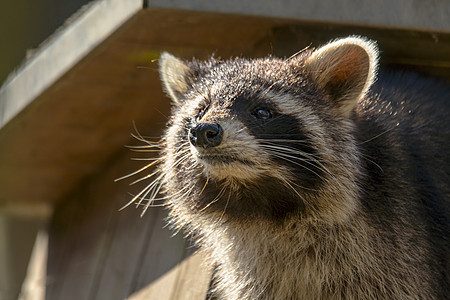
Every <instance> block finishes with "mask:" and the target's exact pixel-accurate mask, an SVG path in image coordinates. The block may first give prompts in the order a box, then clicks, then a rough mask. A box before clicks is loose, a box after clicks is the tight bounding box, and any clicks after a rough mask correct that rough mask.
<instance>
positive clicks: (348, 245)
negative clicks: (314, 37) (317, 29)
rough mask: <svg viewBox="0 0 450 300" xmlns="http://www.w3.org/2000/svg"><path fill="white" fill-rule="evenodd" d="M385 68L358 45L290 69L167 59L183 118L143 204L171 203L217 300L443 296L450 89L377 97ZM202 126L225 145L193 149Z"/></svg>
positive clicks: (331, 49)
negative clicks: (208, 269)
mask: <svg viewBox="0 0 450 300" xmlns="http://www.w3.org/2000/svg"><path fill="white" fill-rule="evenodd" d="M377 55H378V51H377V49H376V47H375V45H374V43H373V42H370V41H367V40H365V39H362V38H358V37H350V38H347V39H342V40H337V41H334V42H332V43H330V44H328V45H326V46H324V47H322V48H319V49H318V50H315V51H310V50H306V51H303V52H302V53H300V54H298V55H296V56H294V57H291V58H289V59H285V60H282V59H276V58H271V57H268V58H264V59H256V60H246V59H234V60H229V61H218V60H215V59H211V60H210V61H207V62H198V61H191V62H181V61H180V60H178V59H176V58H175V57H173V56H169V55H167V54H165V55H164V56H163V57H162V58H161V62H160V64H161V77H162V80H163V85H164V86H165V88H166V90H167V91H168V94H169V96H171V97H172V99H173V100H174V102H175V103H176V106H174V110H173V115H172V117H171V119H170V122H169V125H168V129H167V131H166V134H165V137H164V139H163V141H162V143H161V146H162V147H163V150H162V154H161V158H160V162H161V164H160V167H159V171H160V175H159V177H158V178H157V179H156V181H155V182H154V183H153V184H151V185H149V186H148V187H147V188H146V189H145V190H144V191H143V193H142V194H141V197H143V198H145V197H146V195H150V198H154V197H155V195H156V192H157V191H159V189H160V188H162V189H163V190H164V192H165V195H166V199H167V200H166V204H167V205H168V207H169V208H170V216H171V223H172V225H173V226H174V227H175V228H184V229H185V230H186V231H187V232H188V233H189V234H192V235H193V236H194V237H195V238H196V240H197V241H198V243H199V245H200V246H201V247H202V249H203V250H204V251H205V252H206V253H208V255H209V261H210V263H211V264H213V265H215V266H216V267H217V269H216V280H215V286H214V293H215V294H216V296H217V297H219V298H223V299H443V298H445V297H448V295H449V294H448V289H449V277H448V270H449V258H448V253H449V252H448V251H449V244H448V229H449V209H448V199H449V185H448V183H449V177H448V176H449V173H450V171H449V159H448V158H449V157H448V153H449V152H450V149H449V140H450V133H449V132H450V131H449V124H448V120H446V118H448V116H449V115H450V111H449V104H448V101H450V99H449V97H450V92H449V89H448V88H447V87H446V86H445V85H442V84H437V83H434V82H430V81H429V80H427V79H423V78H421V77H417V76H415V75H398V74H394V75H392V76H390V77H388V78H387V80H379V82H377V83H376V84H375V85H374V86H372V84H373V82H374V80H375V77H376V70H377V59H378V57H377ZM173 66H176V67H173ZM178 70H181V71H180V73H177V71H178ZM177 74H178V75H177ZM173 78H176V80H173ZM412 81H414V83H412ZM402 85H403V86H404V87H402ZM371 86H372V90H371V91H370V90H369V89H370V88H371ZM414 87H416V88H414ZM419 87H420V89H419ZM173 91H176V92H173ZM427 91H428V92H427ZM261 109H262V110H263V111H262V113H261V114H262V116H263V117H264V118H266V116H269V117H270V119H268V120H264V118H260V117H258V113H259V112H260V110H261ZM268 113H269V114H268ZM202 122H203V123H205V122H209V123H214V124H219V125H220V126H221V128H223V139H222V142H221V144H220V145H218V146H215V147H212V148H208V149H203V148H200V147H196V146H194V145H192V144H190V143H189V139H188V135H189V132H190V128H193V127H194V126H196V124H198V123H202ZM411 143H413V144H414V145H412V144H411ZM155 191H156V192H155ZM138 198H139V197H138Z"/></svg>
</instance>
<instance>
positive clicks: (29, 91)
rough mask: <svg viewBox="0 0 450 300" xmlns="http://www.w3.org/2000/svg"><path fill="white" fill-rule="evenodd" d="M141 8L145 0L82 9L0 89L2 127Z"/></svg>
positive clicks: (103, 1)
mask: <svg viewBox="0 0 450 300" xmlns="http://www.w3.org/2000/svg"><path fill="white" fill-rule="evenodd" d="M141 8H142V0H127V1H121V0H97V1H94V2H92V3H91V4H90V5H87V6H86V7H84V8H82V12H81V13H78V14H77V17H76V18H72V22H70V24H68V25H67V26H66V28H64V29H62V30H59V31H58V32H57V33H56V34H55V35H54V36H52V38H51V39H49V40H48V41H47V42H46V43H44V45H43V46H41V47H40V49H39V50H37V51H36V54H35V55H34V56H33V57H32V58H31V59H30V60H29V61H27V62H25V64H24V65H23V66H22V67H21V68H20V69H19V70H18V72H17V73H16V74H15V75H13V76H11V77H10V78H9V79H8V80H7V81H6V82H5V84H4V85H3V86H2V87H1V88H0V102H2V103H3V105H2V106H1V108H2V118H1V119H0V127H2V126H3V125H4V124H6V123H7V122H8V121H10V120H11V119H12V118H13V117H14V116H15V115H16V114H17V113H18V112H19V111H21V110H22V109H23V108H25V107H26V106H27V105H28V104H29V103H30V102H31V101H33V100H34V99H35V98H36V97H37V96H38V95H39V94H41V93H42V92H43V91H44V90H45V89H47V88H48V87H49V86H50V85H52V84H53V83H54V82H55V81H56V80H58V78H59V77H61V76H62V75H63V74H64V73H66V72H67V71H68V70H69V69H70V68H72V67H73V66H74V65H75V64H76V63H77V62H78V61H80V59H82V58H83V57H84V56H86V55H87V54H88V53H89V52H90V51H91V50H92V49H94V48H95V47H96V46H97V45H99V44H100V43H101V42H102V41H103V40H104V39H105V38H106V37H108V36H109V35H110V34H111V33H113V32H114V31H115V30H116V29H117V28H119V27H120V26H121V25H122V24H123V22H125V21H126V20H127V19H129V18H130V17H131V16H133V15H134V14H136V13H137V12H138V11H139V10H140V9H141ZM43 74H45V76H43Z"/></svg>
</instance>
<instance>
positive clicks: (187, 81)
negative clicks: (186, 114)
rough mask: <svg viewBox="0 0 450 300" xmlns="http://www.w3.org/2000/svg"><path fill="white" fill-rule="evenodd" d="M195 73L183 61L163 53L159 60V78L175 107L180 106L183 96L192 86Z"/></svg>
mask: <svg viewBox="0 0 450 300" xmlns="http://www.w3.org/2000/svg"><path fill="white" fill-rule="evenodd" d="M193 74H194V73H193V71H192V70H191V69H190V68H189V66H188V65H186V63H184V62H183V61H182V60H181V59H178V58H176V57H175V56H173V55H172V54H170V53H167V52H163V53H162V54H161V56H160V58H159V76H160V77H161V81H162V84H163V88H164V91H165V92H166V93H167V95H168V96H169V97H170V98H171V99H172V101H173V102H174V104H175V105H179V104H180V99H181V97H182V96H183V94H184V93H185V92H186V91H187V90H188V88H189V87H190V86H191V85H192V83H193V79H194V75H193Z"/></svg>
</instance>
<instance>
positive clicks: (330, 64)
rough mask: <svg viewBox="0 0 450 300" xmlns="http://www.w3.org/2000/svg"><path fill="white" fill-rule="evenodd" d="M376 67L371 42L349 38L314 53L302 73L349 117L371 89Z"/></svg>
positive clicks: (375, 50) (375, 54)
mask: <svg viewBox="0 0 450 300" xmlns="http://www.w3.org/2000/svg"><path fill="white" fill-rule="evenodd" d="M377 64H378V50H377V48H376V46H375V44H374V42H371V41H368V40H365V39H363V38H361V37H348V38H344V39H340V40H336V41H333V42H331V43H329V44H328V45H325V46H323V47H321V48H319V49H317V50H315V51H314V52H313V53H312V54H311V55H310V56H309V57H308V58H307V59H306V61H305V69H306V71H307V72H308V73H309V74H310V75H311V77H312V78H313V80H314V81H316V83H317V84H318V86H319V88H321V89H324V90H325V93H326V94H327V95H328V96H329V97H330V98H331V100H332V101H335V102H337V103H338V104H339V107H340V109H341V111H342V114H343V115H345V116H348V115H349V114H350V111H351V110H352V109H353V107H354V106H355V105H356V103H357V102H358V100H359V99H361V98H362V97H364V95H365V94H366V92H367V91H368V89H369V88H370V86H371V85H372V83H373V81H374V79H375V76H376V71H377Z"/></svg>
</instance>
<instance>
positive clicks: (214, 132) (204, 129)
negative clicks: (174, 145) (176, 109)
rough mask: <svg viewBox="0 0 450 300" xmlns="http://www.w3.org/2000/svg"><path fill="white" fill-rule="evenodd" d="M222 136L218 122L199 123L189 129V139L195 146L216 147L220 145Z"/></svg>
mask: <svg viewBox="0 0 450 300" xmlns="http://www.w3.org/2000/svg"><path fill="white" fill-rule="evenodd" d="M222 138H223V129H222V127H221V126H220V125H219V124H212V123H200V124H197V125H196V126H195V127H193V128H191V129H189V141H190V142H191V144H192V145H194V146H196V147H202V148H211V147H216V146H218V145H220V143H221V142H222Z"/></svg>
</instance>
